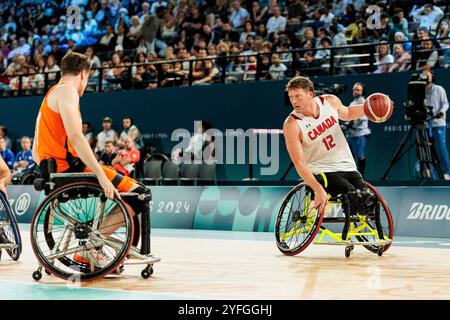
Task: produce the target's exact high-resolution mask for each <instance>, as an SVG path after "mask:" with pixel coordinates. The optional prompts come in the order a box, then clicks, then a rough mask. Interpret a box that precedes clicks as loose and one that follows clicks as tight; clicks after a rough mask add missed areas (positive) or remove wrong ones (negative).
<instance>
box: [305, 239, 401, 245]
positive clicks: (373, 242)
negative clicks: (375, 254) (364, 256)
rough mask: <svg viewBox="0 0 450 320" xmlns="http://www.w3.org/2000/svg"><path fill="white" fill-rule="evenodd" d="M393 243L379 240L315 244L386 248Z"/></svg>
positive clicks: (320, 243)
mask: <svg viewBox="0 0 450 320" xmlns="http://www.w3.org/2000/svg"><path fill="white" fill-rule="evenodd" d="M390 243H392V240H379V241H367V242H363V241H358V242H353V241H339V242H314V244H319V245H333V246H352V245H353V246H384V245H387V244H390Z"/></svg>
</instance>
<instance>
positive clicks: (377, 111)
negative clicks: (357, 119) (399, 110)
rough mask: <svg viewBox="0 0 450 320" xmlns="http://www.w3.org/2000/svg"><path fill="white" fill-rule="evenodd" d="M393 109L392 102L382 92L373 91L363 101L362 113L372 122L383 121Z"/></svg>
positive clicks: (390, 114) (389, 115)
mask: <svg viewBox="0 0 450 320" xmlns="http://www.w3.org/2000/svg"><path fill="white" fill-rule="evenodd" d="M393 111H394V102H393V101H392V100H391V98H389V97H388V96H387V95H385V94H383V93H374V94H371V95H370V96H369V97H367V100H366V102H364V113H365V114H366V116H367V117H368V118H369V119H370V121H373V122H377V123H380V122H385V121H387V120H388V119H389V118H390V117H391V116H392V112H393Z"/></svg>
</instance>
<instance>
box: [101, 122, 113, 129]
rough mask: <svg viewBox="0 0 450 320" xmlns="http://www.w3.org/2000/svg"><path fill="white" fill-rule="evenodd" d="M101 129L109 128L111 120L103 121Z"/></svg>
mask: <svg viewBox="0 0 450 320" xmlns="http://www.w3.org/2000/svg"><path fill="white" fill-rule="evenodd" d="M103 129H105V130H109V129H111V122H109V121H104V122H103Z"/></svg>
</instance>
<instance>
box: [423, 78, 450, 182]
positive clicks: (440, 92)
mask: <svg viewBox="0 0 450 320" xmlns="http://www.w3.org/2000/svg"><path fill="white" fill-rule="evenodd" d="M422 74H425V75H426V76H427V77H428V82H427V86H426V96H425V99H426V105H428V106H432V107H433V122H432V127H433V137H434V145H435V146H436V151H437V153H438V155H439V158H440V163H441V169H442V172H443V173H444V179H445V180H450V161H449V157H448V150H447V145H446V132H445V131H446V127H447V123H446V116H445V114H446V112H447V110H448V100H447V94H446V92H445V89H444V88H443V87H442V86H439V85H437V84H435V83H434V80H435V79H434V75H433V72H432V71H430V70H424V71H423V72H422Z"/></svg>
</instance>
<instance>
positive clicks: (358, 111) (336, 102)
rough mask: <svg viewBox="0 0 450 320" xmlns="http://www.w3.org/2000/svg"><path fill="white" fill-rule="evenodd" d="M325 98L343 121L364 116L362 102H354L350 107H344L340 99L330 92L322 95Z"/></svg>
mask: <svg viewBox="0 0 450 320" xmlns="http://www.w3.org/2000/svg"><path fill="white" fill-rule="evenodd" d="M324 97H325V99H326V100H327V101H328V102H329V103H330V105H331V106H332V107H333V109H335V110H336V111H337V113H338V117H339V119H341V120H344V121H352V120H356V119H359V118H361V117H362V116H364V104H355V105H352V106H350V107H346V106H344V105H343V104H342V102H341V100H340V99H339V98H338V97H336V96H334V95H331V94H328V95H324Z"/></svg>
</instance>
